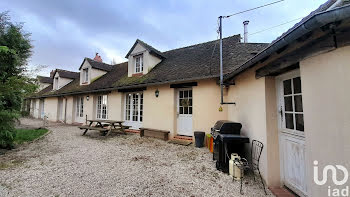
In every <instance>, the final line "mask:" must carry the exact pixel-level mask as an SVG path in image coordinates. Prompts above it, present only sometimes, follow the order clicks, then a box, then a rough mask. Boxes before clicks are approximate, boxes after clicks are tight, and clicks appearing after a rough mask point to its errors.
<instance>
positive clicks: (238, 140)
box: [211, 120, 249, 172]
mask: <svg viewBox="0 0 350 197" xmlns="http://www.w3.org/2000/svg"><path fill="white" fill-rule="evenodd" d="M241 128H242V124H241V123H238V122H232V121H228V120H219V121H217V122H216V123H215V125H214V127H213V128H211V134H212V136H213V138H214V153H213V160H216V168H217V169H218V170H221V171H223V172H228V164H229V160H230V157H231V153H238V155H240V156H241V157H244V156H245V154H244V144H245V143H249V138H248V137H245V136H242V135H241Z"/></svg>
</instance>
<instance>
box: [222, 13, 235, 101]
mask: <svg viewBox="0 0 350 197" xmlns="http://www.w3.org/2000/svg"><path fill="white" fill-rule="evenodd" d="M222 18H223V16H219V20H220V26H219V34H220V90H221V102H220V104H221V105H224V104H234V105H235V104H236V103H234V102H224V74H223V69H224V68H223V64H222Z"/></svg>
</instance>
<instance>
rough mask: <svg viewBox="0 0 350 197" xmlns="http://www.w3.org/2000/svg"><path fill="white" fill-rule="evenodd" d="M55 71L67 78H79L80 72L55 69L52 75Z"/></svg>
mask: <svg viewBox="0 0 350 197" xmlns="http://www.w3.org/2000/svg"><path fill="white" fill-rule="evenodd" d="M56 72H58V74H59V75H60V77H62V78H68V79H76V78H79V76H80V74H79V73H78V72H73V71H68V70H62V69H56V71H55V73H54V74H53V76H55V74H56Z"/></svg>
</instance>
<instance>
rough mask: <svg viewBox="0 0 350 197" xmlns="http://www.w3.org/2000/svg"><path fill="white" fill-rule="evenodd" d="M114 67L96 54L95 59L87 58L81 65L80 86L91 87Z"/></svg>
mask: <svg viewBox="0 0 350 197" xmlns="http://www.w3.org/2000/svg"><path fill="white" fill-rule="evenodd" d="M112 68H113V66H112V65H109V64H106V63H103V62H102V58H101V56H99V55H98V53H96V56H95V58H94V59H90V58H87V57H86V58H85V59H84V61H83V63H82V64H81V66H80V68H79V71H80V85H89V84H90V83H92V82H93V81H95V80H96V79H98V78H100V77H101V76H102V75H104V74H106V73H107V72H109V71H111V70H112Z"/></svg>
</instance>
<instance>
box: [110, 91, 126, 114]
mask: <svg viewBox="0 0 350 197" xmlns="http://www.w3.org/2000/svg"><path fill="white" fill-rule="evenodd" d="M122 99H123V93H121V92H118V91H113V92H111V93H110V94H108V101H107V108H108V119H111V120H123V116H122V114H123V109H124V108H123V105H122Z"/></svg>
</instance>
